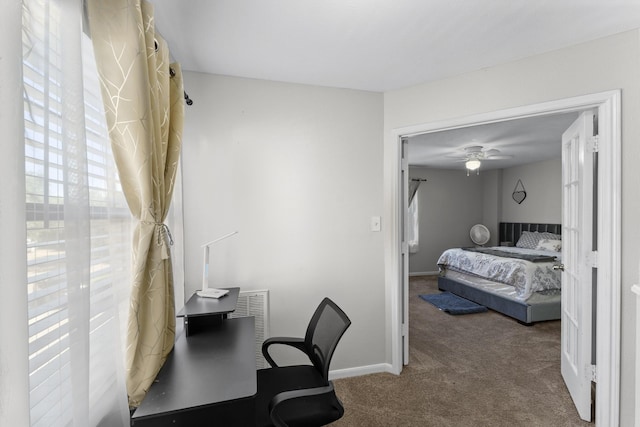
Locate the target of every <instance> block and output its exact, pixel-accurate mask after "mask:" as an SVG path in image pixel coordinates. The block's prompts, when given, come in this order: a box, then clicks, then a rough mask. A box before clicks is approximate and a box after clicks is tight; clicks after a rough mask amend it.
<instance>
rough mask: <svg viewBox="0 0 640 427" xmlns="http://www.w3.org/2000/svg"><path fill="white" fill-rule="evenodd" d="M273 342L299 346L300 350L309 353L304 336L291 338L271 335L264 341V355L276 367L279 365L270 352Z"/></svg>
mask: <svg viewBox="0 0 640 427" xmlns="http://www.w3.org/2000/svg"><path fill="white" fill-rule="evenodd" d="M273 344H282V345H287V346H289V347H293V348H297V349H298V350H300V351H301V352H303V353H304V354H307V352H306V348H305V345H304V339H302V338H290V337H271V338H267V339H266V340H265V341H264V342H263V343H262V355H263V356H264V358H265V359H266V360H267V362H269V365H271V366H272V367H274V368H277V367H278V365H277V364H276V362H274V360H273V358H272V357H271V355H270V354H269V347H270V346H272V345H273ZM307 357H309V356H308V355H307Z"/></svg>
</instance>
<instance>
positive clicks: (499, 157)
mask: <svg viewBox="0 0 640 427" xmlns="http://www.w3.org/2000/svg"><path fill="white" fill-rule="evenodd" d="M484 159H485V160H508V159H513V156H512V155H509V154H498V155H495V156H488V157H485V158H484Z"/></svg>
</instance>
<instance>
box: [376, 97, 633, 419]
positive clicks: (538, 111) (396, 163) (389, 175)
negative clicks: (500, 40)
mask: <svg viewBox="0 0 640 427" xmlns="http://www.w3.org/2000/svg"><path fill="white" fill-rule="evenodd" d="M620 99H621V95H620V90H612V91H606V92H599V93H594V94H589V95H582V96H576V97H572V98H565V99H560V100H555V101H549V102H543V103H538V104H532V105H527V106H522V107H516V108H510V109H505V110H499V111H493V112H489V113H481V114H475V115H471V116H465V117H459V118H453V119H448V120H442V121H437V122H430V123H424V124H418V125H413V126H407V127H401V128H396V129H392V130H391V136H392V138H391V139H389V140H386V139H385V145H387V147H386V148H385V159H384V160H385V161H384V174H385V198H384V200H385V212H386V213H387V216H388V217H389V220H388V223H389V227H388V228H387V230H386V231H387V233H385V236H384V237H385V245H384V246H385V288H386V293H387V304H388V305H387V309H388V310H387V313H388V318H387V322H388V324H389V325H390V343H391V348H390V353H391V372H392V373H395V374H400V372H402V365H403V363H402V362H403V349H402V330H403V327H404V328H405V329H408V326H409V325H408V324H407V325H405V324H404V323H403V318H402V317H403V316H402V314H403V298H402V283H403V278H402V273H401V271H402V269H401V264H400V263H401V262H402V250H401V249H402V248H401V245H402V238H401V237H402V235H401V231H402V229H401V227H402V218H403V212H402V211H401V210H402V208H401V201H402V198H401V196H402V194H401V190H402V186H401V182H400V181H401V175H400V174H401V150H402V138H403V137H410V136H413V135H418V134H423V133H431V132H440V131H444V130H451V129H456V128H464V127H472V126H477V125H482V124H487V123H497V122H503V121H508V120H514V119H519V118H526V117H535V116H542V115H549V114H556V113H564V112H571V111H582V110H586V109H589V108H595V109H597V111H598V128H599V155H598V193H599V195H598V200H597V212H598V219H597V230H598V269H597V281H598V284H599V286H598V289H597V296H596V298H597V306H596V310H597V313H598V315H597V319H596V325H595V337H596V342H597V343H598V344H597V347H596V360H597V387H596V419H595V422H596V425H602V426H605V425H610V426H616V425H618V423H619V416H620V409H619V408H620V405H619V404H620V293H621V277H620V274H621V273H620V259H621V236H620V234H621V232H620V230H621V125H620V123H621V120H620V117H621V107H620V105H621V104H620ZM389 145H391V146H389Z"/></svg>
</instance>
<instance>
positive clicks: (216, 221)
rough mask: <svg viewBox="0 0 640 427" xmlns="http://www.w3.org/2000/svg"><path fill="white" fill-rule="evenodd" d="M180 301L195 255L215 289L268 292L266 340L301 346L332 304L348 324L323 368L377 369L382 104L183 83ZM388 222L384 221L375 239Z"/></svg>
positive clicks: (193, 285)
mask: <svg viewBox="0 0 640 427" xmlns="http://www.w3.org/2000/svg"><path fill="white" fill-rule="evenodd" d="M184 81H185V89H186V91H187V92H188V93H189V94H190V97H191V98H192V99H193V100H194V103H193V105H192V106H190V107H187V108H186V118H185V130H184V144H183V165H184V169H183V171H184V222H185V270H186V272H185V276H186V284H185V287H186V292H185V294H186V295H187V296H189V295H191V294H192V293H193V291H194V290H196V289H198V288H199V286H200V283H201V279H200V277H201V269H202V255H201V249H200V245H202V244H203V243H205V242H207V241H210V240H213V239H214V238H215V237H217V236H221V235H224V234H226V233H228V232H230V231H235V230H237V231H238V232H239V234H238V235H236V236H234V237H231V238H229V239H227V240H225V241H223V242H221V243H220V244H219V245H215V246H213V248H212V252H211V260H212V266H211V269H212V271H211V275H210V277H211V280H212V282H213V284H214V285H216V286H240V287H241V288H242V289H243V290H255V289H269V290H270V292H271V293H270V296H271V322H272V323H271V335H275V336H278V335H280V336H281V335H289V336H291V335H293V336H303V335H304V330H305V328H306V325H307V322H308V321H309V319H310V317H311V314H312V312H313V310H314V309H315V307H316V306H317V304H318V303H319V302H320V300H321V299H322V298H323V297H324V296H329V297H330V298H332V299H333V300H334V301H336V303H338V305H340V306H341V307H342V308H343V309H344V310H345V312H346V313H347V314H348V315H349V316H350V318H351V320H352V322H353V323H352V326H351V328H350V329H349V330H348V331H347V332H346V334H345V336H344V337H343V340H342V342H341V344H340V346H339V347H338V349H337V352H336V355H335V357H334V360H333V363H332V366H331V368H332V369H341V368H351V367H361V366H367V365H372V364H380V363H384V362H385V345H386V342H385V334H384V331H385V321H386V318H385V303H384V277H383V268H384V266H383V239H382V233H379V232H378V233H374V232H371V231H370V228H369V226H370V218H371V216H373V215H381V214H382V208H383V200H382V190H381V189H382V122H383V119H382V111H383V107H382V95H381V94H378V93H371V92H362V91H353V90H342V89H328V88H320V87H313V86H304V85H295V84H284V83H275V82H267V81H260V80H251V79H242V78H232V77H223V76H213V75H207V74H198V73H192V72H185V73H184ZM384 221H385V219H384V218H383V219H382V224H383V227H384V225H385V223H384Z"/></svg>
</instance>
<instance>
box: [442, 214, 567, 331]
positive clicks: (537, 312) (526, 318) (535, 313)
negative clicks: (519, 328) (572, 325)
mask: <svg viewBox="0 0 640 427" xmlns="http://www.w3.org/2000/svg"><path fill="white" fill-rule="evenodd" d="M561 230H562V226H561V225H560V224H533V223H523V222H501V223H500V227H499V242H511V244H514V245H515V243H516V242H517V241H518V239H519V238H520V235H521V234H522V232H523V231H538V232H545V231H546V232H549V233H554V234H561ZM438 288H439V289H440V290H442V291H449V292H451V293H454V294H456V295H459V296H461V297H463V298H466V299H468V300H471V301H475V302H477V303H478V304H482V305H484V306H485V307H488V308H490V309H492V310H495V311H497V312H499V313H502V314H505V315H507V316H510V317H513V318H514V319H516V320H518V321H519V322H521V323H524V324H525V325H531V324H532V323H534V322H542V321H545V320H557V319H560V295H558V296H557V298H555V299H553V300H551V301H548V300H545V301H542V302H528V301H527V302H524V301H514V300H512V299H509V298H506V297H502V296H500V295H496V294H491V293H488V292H485V291H484V290H482V289H479V288H476V287H474V286H472V285H469V284H467V283H464V282H460V281H456V280H454V279H451V278H448V277H442V276H440V277H438Z"/></svg>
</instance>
